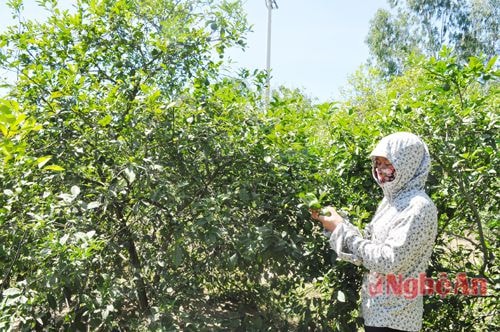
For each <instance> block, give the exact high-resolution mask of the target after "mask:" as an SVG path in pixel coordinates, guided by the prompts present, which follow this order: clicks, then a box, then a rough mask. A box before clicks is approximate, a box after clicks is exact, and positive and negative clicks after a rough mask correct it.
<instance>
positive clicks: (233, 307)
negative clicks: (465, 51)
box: [0, 0, 500, 331]
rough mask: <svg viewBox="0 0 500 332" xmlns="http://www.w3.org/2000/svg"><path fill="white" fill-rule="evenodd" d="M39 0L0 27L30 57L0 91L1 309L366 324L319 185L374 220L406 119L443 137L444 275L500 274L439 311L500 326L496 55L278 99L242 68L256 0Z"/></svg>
mask: <svg viewBox="0 0 500 332" xmlns="http://www.w3.org/2000/svg"><path fill="white" fill-rule="evenodd" d="M41 3H42V4H45V6H46V8H47V10H48V12H49V18H48V20H47V21H46V22H45V23H34V22H30V21H28V22H24V21H22V20H21V21H20V23H19V26H17V27H16V28H11V29H9V30H8V31H7V32H6V33H4V34H3V35H2V36H0V44H1V45H2V50H1V54H0V67H1V68H2V69H3V70H10V71H13V72H15V73H17V76H16V80H15V82H13V84H12V85H10V86H9V87H8V91H7V93H6V95H5V96H3V97H2V99H0V135H1V136H0V139H1V141H0V144H1V146H0V153H1V158H2V159H1V163H0V168H1V173H0V183H1V184H2V186H1V191H0V226H1V227H0V271H2V275H1V281H2V285H1V286H2V289H1V290H2V292H1V297H0V329H11V330H25V331H30V330H58V329H64V330H66V329H68V330H103V331H104V330H113V329H114V330H120V331H122V330H123V331H127V330H134V331H135V330H202V329H205V330H206V329H208V330H228V329H229V330H238V329H239V330H301V331H302V330H325V331H355V330H356V328H357V327H359V326H360V324H361V320H360V318H359V313H358V305H359V303H358V302H359V301H358V291H359V287H360V283H361V276H362V270H361V269H360V268H358V267H356V266H354V265H351V264H348V263H344V262H340V261H337V260H336V257H335V254H334V253H333V252H332V251H331V250H329V249H328V245H327V243H326V241H325V238H324V236H323V234H322V230H321V229H320V227H319V225H317V224H315V223H313V221H312V220H311V219H310V218H309V213H308V211H307V208H306V207H305V206H304V204H303V203H302V200H301V197H305V195H307V194H306V193H311V194H314V195H315V196H316V197H320V200H321V204H333V205H335V206H337V207H338V208H340V209H341V210H342V211H343V212H344V213H346V214H347V215H348V216H349V218H350V219H351V221H352V222H353V223H355V224H357V225H358V226H359V227H360V228H362V227H363V225H364V224H366V223H367V222H369V220H370V217H371V215H372V214H373V212H374V210H375V208H376V205H377V203H378V201H379V200H380V198H381V192H380V190H379V189H378V188H377V187H376V185H375V184H374V181H373V179H372V176H371V170H370V167H371V165H370V161H369V159H368V157H367V156H368V154H369V151H370V150H371V148H372V147H373V145H374V144H375V143H376V142H377V141H378V139H380V138H381V137H382V136H384V135H386V134H389V133H391V132H394V131H396V130H408V131H412V132H415V133H416V134H419V135H421V136H422V137H423V138H424V139H425V140H426V142H427V143H428V145H429V147H430V150H431V154H432V156H433V157H434V164H433V166H434V167H433V172H432V176H431V179H430V181H429V192H430V193H431V195H432V197H433V199H434V200H435V202H436V203H437V205H438V209H439V211H440V216H439V230H440V231H439V238H438V245H437V246H436V249H435V253H434V255H433V259H432V262H431V266H430V269H429V274H430V275H432V276H434V277H437V274H438V273H440V272H447V273H449V275H450V276H453V275H454V274H456V273H458V272H467V274H468V275H469V276H471V277H473V276H483V277H485V278H487V280H488V281H489V282H490V284H489V285H490V286H491V288H490V289H489V295H488V296H486V297H481V298H478V297H466V296H460V295H458V296H454V295H453V296H452V295H450V296H448V297H445V298H440V297H438V296H436V297H428V298H426V302H427V307H428V309H429V310H427V314H426V317H425V326H426V329H428V330H429V331H433V330H439V331H452V330H457V329H458V330H460V329H466V328H468V329H470V328H472V327H474V328H477V329H480V330H485V329H490V328H494V327H495V325H494V318H495V313H496V312H497V311H498V308H497V307H496V306H497V304H496V301H495V298H494V296H495V290H494V289H493V283H494V280H495V278H496V276H498V261H497V258H496V257H498V254H499V253H498V248H497V243H496V241H497V238H498V234H497V233H496V229H497V227H498V225H497V223H498V221H497V220H496V219H497V218H496V217H497V214H498V204H497V202H496V201H497V200H496V198H497V192H496V191H497V189H498V180H497V174H496V172H497V170H498V169H500V168H499V156H498V151H497V150H498V147H497V142H498V111H497V109H498V104H499V94H498V92H499V91H498V72H497V71H496V68H497V67H496V66H497V65H496V63H495V61H496V59H495V58H491V59H484V58H478V57H472V58H471V59H470V61H469V62H468V63H467V64H465V65H463V64H462V62H461V61H458V60H457V59H456V58H455V57H454V56H453V55H452V54H450V52H448V51H447V50H443V51H442V52H441V53H440V54H439V56H436V57H433V58H414V59H412V61H411V62H410V64H409V65H408V68H409V69H408V70H407V71H406V72H405V73H404V74H403V75H401V76H400V77H398V78H396V79H393V80H391V81H389V82H385V81H384V83H381V82H382V81H379V80H378V79H377V78H375V77H370V76H369V75H364V76H363V75H362V76H360V77H359V78H358V79H357V80H356V81H355V82H354V84H353V89H354V91H353V93H352V94H351V96H350V97H349V98H347V99H346V100H345V101H343V102H338V103H322V104H315V103H313V102H312V101H310V100H308V99H307V98H305V97H304V96H303V95H302V94H301V93H300V91H296V90H289V89H287V88H284V87H283V88H280V89H278V90H276V91H275V92H274V94H273V98H272V100H271V102H270V105H269V108H268V109H263V105H264V101H263V99H262V97H261V96H262V92H263V91H264V88H265V81H266V76H265V73H262V72H259V71H250V70H247V69H242V70H241V71H240V72H239V73H238V74H234V75H232V76H227V74H226V72H225V71H224V67H223V66H224V64H225V58H224V52H225V50H226V49H227V48H229V47H235V46H236V47H241V46H244V44H245V39H244V36H245V33H246V32H247V30H248V27H247V24H246V22H245V18H244V15H243V13H242V11H241V7H240V4H239V3H238V2H236V3H231V2H226V1H202V0H196V1H195V0H190V1H170V0H161V1H160V0H156V1H151V0H149V1H140V0H135V1H130V0H127V1H125V0H118V1H108V0H79V1H77V5H76V7H75V10H74V11H71V12H68V11H61V10H60V9H58V6H57V4H55V2H53V1H42V2H41ZM11 6H12V7H13V10H14V12H17V13H18V15H21V12H20V7H18V6H19V2H18V1H13V2H11ZM374 82H375V83H374ZM379 83H380V84H379ZM309 196H311V195H309ZM311 197H312V196H311ZM496 327H498V326H496Z"/></svg>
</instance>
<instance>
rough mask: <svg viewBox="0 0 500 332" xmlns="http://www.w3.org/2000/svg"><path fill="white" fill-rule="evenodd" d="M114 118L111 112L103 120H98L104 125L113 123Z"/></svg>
mask: <svg viewBox="0 0 500 332" xmlns="http://www.w3.org/2000/svg"><path fill="white" fill-rule="evenodd" d="M112 120H113V117H112V116H111V115H110V114H107V115H106V116H105V117H104V118H102V119H101V120H99V121H97V123H98V124H99V125H101V126H103V127H105V126H107V125H108V124H110V123H111V121H112Z"/></svg>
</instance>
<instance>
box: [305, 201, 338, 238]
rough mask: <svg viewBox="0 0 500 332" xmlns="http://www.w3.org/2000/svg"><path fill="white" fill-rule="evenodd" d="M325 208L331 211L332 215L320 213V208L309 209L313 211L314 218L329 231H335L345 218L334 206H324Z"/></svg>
mask: <svg viewBox="0 0 500 332" xmlns="http://www.w3.org/2000/svg"><path fill="white" fill-rule="evenodd" d="M323 210H326V211H328V212H330V215H329V216H325V215H323V214H320V211H319V210H309V211H310V212H311V217H312V218H313V219H315V220H318V221H320V222H321V223H322V224H323V227H324V228H325V229H326V230H327V231H329V232H333V231H334V230H335V228H337V226H338V225H339V224H341V223H342V221H343V219H342V217H341V216H340V215H339V214H338V213H337V211H336V210H335V209H334V208H333V207H332V206H327V207H325V208H323Z"/></svg>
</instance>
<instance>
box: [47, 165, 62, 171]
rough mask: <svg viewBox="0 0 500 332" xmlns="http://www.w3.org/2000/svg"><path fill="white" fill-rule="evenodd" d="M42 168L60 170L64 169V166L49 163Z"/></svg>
mask: <svg viewBox="0 0 500 332" xmlns="http://www.w3.org/2000/svg"><path fill="white" fill-rule="evenodd" d="M43 169H46V170H49V171H56V172H62V171H64V168H62V167H61V166H58V165H49V166H45V167H44V168H43Z"/></svg>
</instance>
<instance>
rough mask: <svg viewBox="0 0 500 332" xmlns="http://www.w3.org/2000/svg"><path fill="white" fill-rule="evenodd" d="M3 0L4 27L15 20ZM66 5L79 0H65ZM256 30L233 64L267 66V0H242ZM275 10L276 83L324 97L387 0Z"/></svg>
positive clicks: (344, 0) (360, 59)
mask: <svg viewBox="0 0 500 332" xmlns="http://www.w3.org/2000/svg"><path fill="white" fill-rule="evenodd" d="M5 2H6V1H5V0H0V29H3V28H4V27H5V26H6V25H7V24H9V23H11V17H10V11H9V10H7V7H6V5H5ZM59 2H60V3H61V4H64V7H65V8H71V5H70V4H71V3H74V1H70V0H60V1H59ZM243 2H244V9H245V11H246V12H247V15H248V17H247V19H248V21H249V23H250V24H251V25H252V26H253V28H252V29H253V32H251V33H249V34H248V36H247V48H246V50H245V52H243V51H241V50H239V49H234V50H231V51H230V52H229V53H228V55H229V56H230V57H231V59H232V60H233V62H235V63H234V64H233V67H235V68H238V67H244V68H248V69H265V67H266V53H267V7H266V4H265V0H243ZM24 3H25V9H26V10H25V13H24V14H25V16H27V17H29V18H33V17H35V18H37V17H40V15H39V14H38V11H39V10H37V5H36V0H24ZM276 3H277V4H278V7H279V8H278V9H276V10H273V13H272V39H271V40H272V47H271V69H272V79H271V86H272V87H273V86H277V85H285V86H287V87H290V88H300V89H301V90H302V91H303V92H305V93H306V94H307V95H308V96H310V97H314V98H317V99H318V100H319V101H327V100H334V99H337V98H339V88H341V87H342V86H345V85H346V84H347V79H348V77H349V75H351V74H353V73H354V72H355V71H356V69H357V68H358V67H359V66H360V65H361V64H363V63H364V62H365V61H366V60H367V59H368V56H369V54H368V47H367V45H366V43H365V42H364V41H365V38H366V36H367V34H368V29H369V22H370V20H371V19H372V18H373V17H374V15H375V12H376V11H377V9H379V8H388V4H387V2H386V0H309V1H305V0H276Z"/></svg>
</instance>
